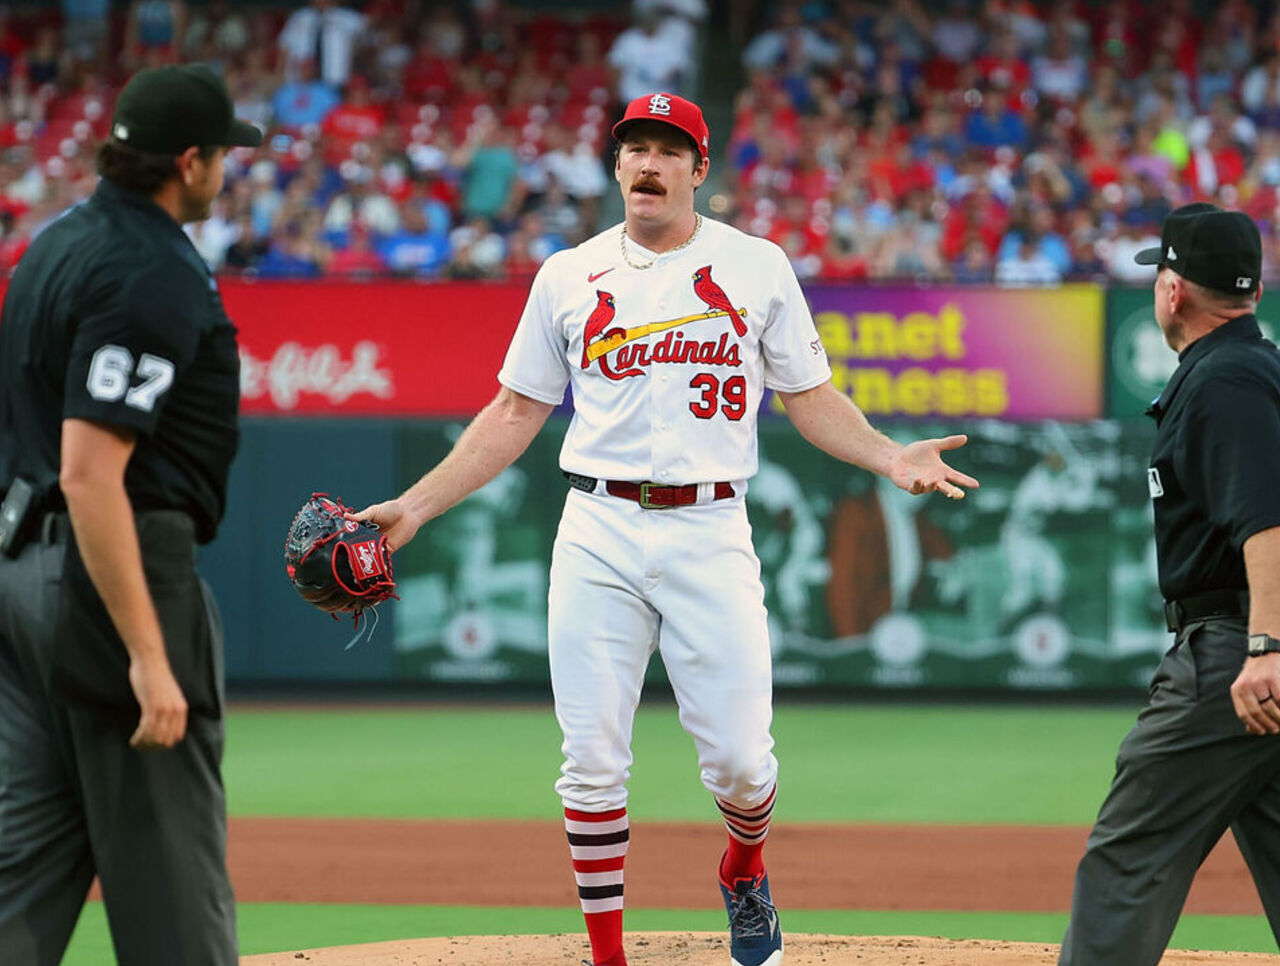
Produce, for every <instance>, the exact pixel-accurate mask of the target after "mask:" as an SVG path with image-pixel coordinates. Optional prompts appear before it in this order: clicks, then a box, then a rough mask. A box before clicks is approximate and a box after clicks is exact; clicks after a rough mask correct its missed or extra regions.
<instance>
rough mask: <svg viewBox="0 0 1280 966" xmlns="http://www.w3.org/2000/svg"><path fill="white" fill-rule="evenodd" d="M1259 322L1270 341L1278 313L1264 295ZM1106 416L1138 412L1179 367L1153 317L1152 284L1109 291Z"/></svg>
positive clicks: (1279, 325) (1276, 332) (1279, 328)
mask: <svg viewBox="0 0 1280 966" xmlns="http://www.w3.org/2000/svg"><path fill="white" fill-rule="evenodd" d="M1258 312H1259V315H1258V325H1259V326H1260V327H1261V329H1262V332H1263V334H1264V335H1265V336H1267V338H1269V339H1271V340H1272V341H1273V342H1274V341H1276V338H1277V336H1280V316H1277V315H1275V309H1274V308H1272V307H1270V306H1269V304H1268V302H1267V300H1266V298H1263V300H1262V302H1261V303H1260V304H1259V306H1258ZM1106 363H1107V366H1106V368H1107V415H1108V416H1116V417H1129V416H1140V415H1142V414H1143V413H1144V412H1145V411H1146V409H1147V407H1148V406H1149V405H1151V403H1152V401H1153V400H1155V399H1156V398H1157V397H1158V396H1159V395H1160V393H1161V391H1162V390H1163V389H1164V386H1165V383H1167V382H1168V381H1169V377H1170V376H1171V375H1173V370H1174V369H1176V368H1177V367H1178V356H1177V354H1176V353H1175V352H1174V351H1173V350H1172V349H1170V348H1169V346H1168V345H1167V344H1166V343H1165V341H1164V334H1163V333H1162V332H1161V331H1160V323H1158V322H1157V321H1156V312H1155V302H1154V299H1153V296H1152V293H1151V288H1150V287H1149V286H1148V287H1145V288H1113V289H1109V290H1108V291H1107V359H1106Z"/></svg>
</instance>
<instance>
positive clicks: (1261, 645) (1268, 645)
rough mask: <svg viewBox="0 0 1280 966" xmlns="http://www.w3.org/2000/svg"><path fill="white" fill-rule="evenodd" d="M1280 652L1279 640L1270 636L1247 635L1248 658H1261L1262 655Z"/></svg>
mask: <svg viewBox="0 0 1280 966" xmlns="http://www.w3.org/2000/svg"><path fill="white" fill-rule="evenodd" d="M1277 652H1280V640H1278V639H1276V638H1274V637H1272V636H1271V635H1270V634H1250V635H1249V656H1250V657H1262V655H1264V654H1274V653H1277Z"/></svg>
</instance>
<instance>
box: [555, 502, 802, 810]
mask: <svg viewBox="0 0 1280 966" xmlns="http://www.w3.org/2000/svg"><path fill="white" fill-rule="evenodd" d="M735 489H737V490H738V491H739V495H738V496H737V497H735V498H733V499H728V500H719V501H714V502H708V503H702V504H698V505H695V506H688V507H679V508H676V509H670V510H646V509H644V508H642V507H641V506H640V505H639V504H637V503H633V502H631V501H630V500H624V499H620V498H618V497H614V496H607V495H594V494H588V493H584V492H581V491H579V490H570V491H569V494H568V497H567V499H566V501H565V508H564V515H563V517H562V518H561V521H560V528H559V532H558V533H557V536H556V543H555V549H554V551H553V553H552V559H551V585H550V595H549V617H548V624H549V627H548V632H549V650H550V661H551V685H552V690H553V691H554V694H555V706H556V717H557V719H558V720H559V722H560V727H561V729H562V731H563V732H564V744H563V746H562V751H563V752H564V757H565V761H564V765H563V766H562V767H561V769H560V770H561V777H560V779H559V780H558V781H557V782H556V791H557V792H558V793H559V794H560V797H561V799H562V800H563V802H564V805H565V807H567V808H574V809H579V810H582V811H591V812H594V811H607V810H610V809H615V808H623V807H625V806H626V803H627V789H626V783H627V779H628V778H629V777H630V767H631V761H632V756H631V733H632V723H633V719H634V717H635V710H636V706H637V704H638V703H639V701H640V691H641V687H642V685H643V682H644V674H645V669H646V667H647V666H648V663H649V658H650V657H651V656H652V654H653V651H654V649H655V648H656V649H658V650H659V651H660V652H661V654H662V660H663V663H664V664H665V665H666V669H667V677H668V679H669V680H670V681H671V686H672V689H673V690H674V692H675V698H676V702H677V704H678V706H679V709H680V723H681V725H683V727H684V730H685V731H686V732H688V733H689V734H690V735H691V736H692V737H693V740H694V743H695V745H696V747H697V751H698V762H699V766H700V768H701V775H702V783H703V785H705V786H706V788H707V790H708V791H710V792H711V793H712V794H713V795H715V796H716V797H718V798H721V799H723V800H725V801H728V802H732V803H734V804H736V805H739V806H741V807H743V808H751V807H753V806H755V805H759V804H761V803H763V802H764V800H765V799H766V798H767V797H768V795H769V793H770V791H771V790H772V788H773V786H774V782H775V780H776V778H777V771H778V763H777V759H775V758H774V756H773V752H772V749H773V737H772V736H771V735H770V733H769V728H770V724H771V722H772V717H773V705H772V688H773V681H772V665H771V661H770V651H769V631H768V626H767V622H766V612H765V607H764V587H763V585H762V584H761V582H760V561H759V560H758V559H757V557H756V555H755V550H754V548H753V547H752V544H751V528H750V526H749V524H748V523H747V512H746V505H745V502H744V500H743V498H742V495H741V494H742V492H743V491H745V485H743V484H736V485H735Z"/></svg>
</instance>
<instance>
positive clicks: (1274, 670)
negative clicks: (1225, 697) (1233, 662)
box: [1231, 654, 1280, 735]
mask: <svg viewBox="0 0 1280 966" xmlns="http://www.w3.org/2000/svg"><path fill="white" fill-rule="evenodd" d="M1277 701H1280V654H1263V655H1262V656H1261V657H1251V658H1247V659H1246V660H1245V662H1244V667H1243V668H1241V669H1240V673H1239V675H1237V676H1236V680H1235V683H1234V684H1232V685H1231V703H1232V704H1233V705H1235V709H1236V717H1237V718H1239V719H1240V720H1241V721H1243V722H1244V726H1245V729H1246V730H1247V731H1248V732H1249V734H1251V735H1274V734H1280V707H1277V706H1276V702H1277Z"/></svg>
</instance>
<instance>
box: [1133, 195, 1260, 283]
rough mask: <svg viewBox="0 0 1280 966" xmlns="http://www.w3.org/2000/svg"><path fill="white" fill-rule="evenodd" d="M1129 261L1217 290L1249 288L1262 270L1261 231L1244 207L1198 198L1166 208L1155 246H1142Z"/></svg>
mask: <svg viewBox="0 0 1280 966" xmlns="http://www.w3.org/2000/svg"><path fill="white" fill-rule="evenodd" d="M1133 260H1134V261H1135V262H1137V263H1138V264H1139V265H1158V266H1160V267H1161V268H1168V269H1171V270H1173V271H1175V272H1177V273H1178V274H1179V275H1181V276H1182V277H1183V278H1185V279H1187V280H1188V281H1191V282H1195V283H1196V284H1198V285H1203V286H1205V287H1206V288H1211V289H1213V290H1214V291H1216V292H1232V293H1236V294H1246V293H1253V292H1256V291H1257V290H1258V279H1259V276H1260V275H1261V274H1262V235H1261V234H1260V233H1259V232H1258V226H1257V224H1255V223H1254V220H1253V219H1252V218H1250V217H1249V216H1248V215H1246V214H1245V213H1244V212H1242V211H1224V210H1223V209H1221V208H1219V207H1217V206H1216V205H1211V204H1208V203H1206V202H1203V201H1197V202H1194V203H1193V204H1189V205H1183V206H1182V207H1181V208H1175V209H1174V210H1173V211H1172V212H1170V214H1169V217H1168V218H1166V219H1165V220H1164V228H1163V229H1162V230H1161V232H1160V247H1159V248H1145V249H1143V250H1142V251H1140V252H1138V254H1137V255H1135V256H1134V257H1133Z"/></svg>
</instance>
